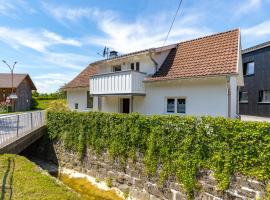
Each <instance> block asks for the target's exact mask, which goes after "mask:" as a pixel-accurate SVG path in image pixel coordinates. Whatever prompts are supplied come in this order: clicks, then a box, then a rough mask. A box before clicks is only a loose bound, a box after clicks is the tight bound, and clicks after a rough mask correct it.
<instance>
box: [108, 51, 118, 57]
mask: <svg viewBox="0 0 270 200" xmlns="http://www.w3.org/2000/svg"><path fill="white" fill-rule="evenodd" d="M117 56H118V52H117V51H110V58H115V57H117Z"/></svg>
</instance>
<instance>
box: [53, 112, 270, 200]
mask: <svg viewBox="0 0 270 200" xmlns="http://www.w3.org/2000/svg"><path fill="white" fill-rule="evenodd" d="M48 133H49V136H50V138H51V139H59V140H62V141H63V143H64V144H65V147H66V148H69V149H73V150H75V151H78V152H80V153H81V154H83V152H84V150H85V148H86V147H90V148H93V149H95V150H96V151H97V152H101V151H104V150H106V151H108V152H109V153H110V155H111V156H112V157H118V158H120V160H122V162H123V164H125V161H126V160H127V159H128V158H131V159H136V155H137V154H136V153H137V152H140V153H141V154H142V155H143V156H144V162H145V165H146V170H147V173H149V174H150V175H151V174H152V175H155V174H156V173H157V168H158V167H159V169H161V172H160V183H161V184H162V182H163V181H164V180H166V179H167V178H168V177H169V176H174V175H175V176H176V177H177V179H178V181H179V182H180V183H182V184H183V185H184V187H185V189H186V191H187V192H188V193H189V194H190V195H192V193H193V192H194V190H195V189H196V188H197V186H198V185H197V180H196V177H197V174H198V170H199V169H211V170H213V171H214V173H215V177H216V179H217V180H218V183H219V188H220V189H222V190H224V189H226V188H227V187H228V184H229V182H230V177H231V175H232V174H234V173H236V172H240V173H242V174H244V175H246V176H250V177H255V178H257V179H258V180H270V123H263V122H242V121H240V120H234V119H225V118H221V117H218V118H213V117H202V118H195V117H188V116H185V117H179V116H143V115H139V114H136V113H134V114H129V115H127V114H111V113H99V112H89V113H78V112H48Z"/></svg>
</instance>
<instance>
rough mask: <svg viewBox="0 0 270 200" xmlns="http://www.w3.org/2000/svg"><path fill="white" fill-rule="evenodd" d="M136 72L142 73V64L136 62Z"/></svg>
mask: <svg viewBox="0 0 270 200" xmlns="http://www.w3.org/2000/svg"><path fill="white" fill-rule="evenodd" d="M136 71H138V72H139V71H140V62H136Z"/></svg>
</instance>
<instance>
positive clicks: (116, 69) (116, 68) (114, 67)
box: [113, 65, 121, 72]
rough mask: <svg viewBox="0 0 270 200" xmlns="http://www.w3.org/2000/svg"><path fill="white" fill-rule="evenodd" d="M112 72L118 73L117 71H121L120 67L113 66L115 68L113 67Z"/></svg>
mask: <svg viewBox="0 0 270 200" xmlns="http://www.w3.org/2000/svg"><path fill="white" fill-rule="evenodd" d="M113 71H114V72H119V71H121V65H115V66H113Z"/></svg>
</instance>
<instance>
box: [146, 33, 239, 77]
mask: <svg viewBox="0 0 270 200" xmlns="http://www.w3.org/2000/svg"><path fill="white" fill-rule="evenodd" d="M239 34H240V31H239V30H238V29H236V30H232V31H228V32H224V33H219V34H215V35H211V36H206V37H203V38H199V39H195V40H191V41H186V42H182V43H179V44H178V45H177V47H176V48H173V49H171V51H170V53H169V55H168V56H167V58H166V59H165V61H164V63H163V64H162V66H161V67H160V69H159V70H158V71H157V72H156V73H155V74H154V75H153V76H151V77H148V78H147V79H146V81H155V80H169V79H176V78H188V77H201V76H212V75H225V74H236V73H237V59H238V52H239V38H240V37H239Z"/></svg>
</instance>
